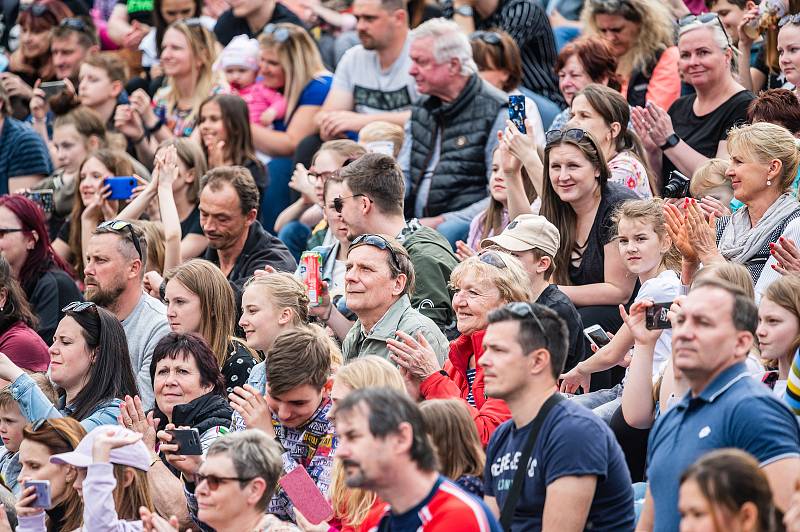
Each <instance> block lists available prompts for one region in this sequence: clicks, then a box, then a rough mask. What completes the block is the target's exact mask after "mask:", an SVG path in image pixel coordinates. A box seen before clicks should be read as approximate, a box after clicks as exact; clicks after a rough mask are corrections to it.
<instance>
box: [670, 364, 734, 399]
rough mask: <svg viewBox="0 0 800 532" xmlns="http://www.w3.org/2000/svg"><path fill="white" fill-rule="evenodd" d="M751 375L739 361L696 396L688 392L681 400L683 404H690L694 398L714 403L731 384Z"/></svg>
mask: <svg viewBox="0 0 800 532" xmlns="http://www.w3.org/2000/svg"><path fill="white" fill-rule="evenodd" d="M749 377H750V374H749V373H748V371H747V366H746V365H745V363H744V362H737V363H735V364H733V365H732V366H730V367H728V368H727V369H725V370H723V371H722V373H720V374H719V375H717V376H716V377H715V378H714V380H712V381H711V382H710V383H709V384H708V386H706V387H705V388H704V389H703V391H702V392H700V394H698V395H697V396H696V397H692V392H691V391H690V392H689V393H687V394H686V396H685V397H684V398H683V400H682V401H681V404H683V405H684V406H688V404H689V402H690V401H691V400H693V399H699V400H702V401H704V402H706V403H713V402H714V401H716V400H717V398H718V397H719V396H721V395H722V394H723V393H725V392H726V391H728V390H729V389H730V388H731V386H733V385H734V384H736V383H737V382H738V381H740V380H742V379H745V378H749Z"/></svg>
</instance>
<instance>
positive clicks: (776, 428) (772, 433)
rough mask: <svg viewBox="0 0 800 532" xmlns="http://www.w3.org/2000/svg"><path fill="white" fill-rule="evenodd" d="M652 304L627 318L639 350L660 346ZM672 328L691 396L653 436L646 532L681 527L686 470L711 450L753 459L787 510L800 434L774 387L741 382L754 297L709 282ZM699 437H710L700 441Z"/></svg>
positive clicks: (699, 286) (678, 365)
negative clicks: (647, 317) (651, 325)
mask: <svg viewBox="0 0 800 532" xmlns="http://www.w3.org/2000/svg"><path fill="white" fill-rule="evenodd" d="M646 306H647V305H646V304H645V302H641V303H638V304H636V305H634V306H633V307H632V308H631V316H630V318H628V319H626V322H627V323H628V327H630V328H631V332H632V333H633V336H634V338H635V347H634V350H636V349H637V347H638V346H642V345H651V344H652V341H653V336H654V334H653V333H654V332H655V331H648V330H647V329H646V328H645V327H644V323H643V322H644V313H645V308H646ZM634 320H635V322H636V323H634ZM672 324H673V332H672V338H673V361H674V365H675V369H676V370H678V371H680V372H681V373H682V375H683V378H684V379H686V381H687V383H688V385H689V393H687V394H686V396H685V397H684V398H683V399H681V401H680V402H679V403H678V404H677V405H675V406H674V407H673V408H671V409H669V410H667V411H666V412H665V413H664V414H663V415H662V416H661V417H659V418H658V419H657V420H656V423H655V425H654V426H653V429H652V430H651V432H650V440H649V445H648V450H647V463H648V467H647V476H648V479H649V486H648V490H647V495H646V498H645V502H644V508H643V510H642V515H641V518H640V521H639V525H638V526H639V528H643V529H645V530H650V529H655V530H666V529H674V528H676V527H677V526H678V524H679V522H680V515H679V513H678V504H677V503H678V497H677V494H678V488H679V486H680V477H681V472H682V471H683V470H685V468H687V467H688V466H689V465H690V464H692V463H693V462H694V461H695V460H697V458H699V457H700V456H702V455H703V454H705V453H707V452H709V451H710V450H713V449H720V448H725V447H732V448H737V449H741V450H744V451H747V452H750V453H752V454H753V456H754V457H755V458H756V460H757V461H758V462H759V464H760V465H761V468H762V469H763V472H764V474H765V475H766V477H767V479H768V480H769V483H770V485H771V486H775V487H776V489H775V490H773V500H774V502H775V506H776V507H777V508H778V509H781V510H785V509H787V508H788V505H789V500H790V498H791V495H792V490H791V486H792V484H793V483H795V481H796V480H797V478H798V475H800V447H799V446H798V441H800V429H799V428H798V425H797V421H796V419H795V417H794V416H793V415H792V413H791V412H790V411H789V409H788V408H787V407H786V405H785V404H783V403H781V402H780V401H779V400H778V399H777V398H776V397H775V396H774V395H773V394H772V392H771V391H770V390H769V389H768V388H766V387H765V386H764V385H763V384H761V383H760V382H756V381H755V380H754V379H749V378H742V376H746V375H747V368H746V366H745V365H744V363H743V362H742V361H743V360H744V359H745V358H746V357H747V353H748V351H749V350H750V348H751V347H752V345H753V341H754V338H755V331H756V327H757V309H756V306H755V304H754V303H753V301H752V299H750V298H748V297H746V296H745V295H744V293H743V292H741V291H739V289H738V288H735V287H734V286H733V285H731V284H728V283H725V282H720V281H715V280H708V279H707V280H703V281H700V282H698V283H695V286H694V287H693V289H692V291H691V292H689V295H688V296H686V298H685V299H684V300H683V301H681V303H680V306H679V308H678V309H677V312H675V316H674V317H673V318H672ZM635 358H636V355H634V359H635ZM710 398H713V401H711V400H710ZM690 403H691V408H690V407H689V405H690ZM706 427H708V428H706ZM712 427H713V428H712ZM764 427H769V430H764ZM700 433H702V434H704V435H705V436H709V435H711V437H710V438H709V437H703V438H698V436H697V435H698V434H700Z"/></svg>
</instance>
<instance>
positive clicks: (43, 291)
mask: <svg viewBox="0 0 800 532" xmlns="http://www.w3.org/2000/svg"><path fill="white" fill-rule="evenodd" d="M0 253H2V255H3V257H5V259H6V261H8V264H9V266H10V267H11V274H12V276H13V277H14V278H15V279H16V280H17V281H19V284H20V285H22V289H23V291H24V292H25V295H26V296H27V297H28V301H29V302H30V304H31V308H32V309H33V313H34V314H35V315H36V317H37V318H38V320H39V325H38V327H37V329H36V332H38V333H39V336H41V337H42V339H43V340H44V341H45V342H47V344H48V345H50V344H51V343H52V342H53V334H54V333H55V331H56V327H57V326H58V322H59V321H60V320H61V318H63V317H64V316H63V313H62V312H61V309H62V308H64V307H65V306H67V304H68V303H71V302H72V301H77V300H82V299H83V297H82V296H81V292H80V290H79V289H78V286H77V285H76V284H75V279H74V277H73V273H72V268H70V266H69V265H68V264H67V263H66V262H64V259H62V258H61V257H59V256H58V255H56V253H55V251H53V247H52V246H51V245H50V236H49V235H48V233H47V223H46V222H45V219H44V213H43V212H42V210H41V209H40V208H39V206H38V205H36V204H35V203H34V202H32V201H31V200H29V199H28V198H26V197H24V196H19V195H11V196H8V195H6V196H0Z"/></svg>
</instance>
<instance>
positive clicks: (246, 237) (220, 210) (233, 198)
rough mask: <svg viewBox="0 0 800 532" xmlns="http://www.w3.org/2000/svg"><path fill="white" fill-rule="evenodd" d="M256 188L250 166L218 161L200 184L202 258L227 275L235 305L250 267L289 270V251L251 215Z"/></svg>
mask: <svg viewBox="0 0 800 532" xmlns="http://www.w3.org/2000/svg"><path fill="white" fill-rule="evenodd" d="M258 200H259V197H258V187H257V186H256V183H255V181H254V180H253V176H252V175H251V174H250V171H249V170H247V169H246V168H243V167H241V166H222V167H218V168H214V169H213V170H211V171H209V172H208V173H207V174H206V175H205V176H204V177H203V181H202V183H201V189H200V225H201V226H202V227H203V233H204V234H205V235H206V238H208V249H207V250H206V253H205V255H204V258H205V259H206V260H208V261H211V262H213V263H214V264H216V265H217V266H219V268H220V269H221V270H222V272H223V273H224V274H225V275H227V276H228V281H230V283H231V287H233V290H234V292H235V293H236V303H237V308H239V307H240V306H241V300H242V287H243V285H244V283H245V282H246V281H247V279H249V278H250V276H252V275H253V272H254V271H256V270H263V269H264V266H267V265H269V266H272V267H273V268H275V269H276V270H279V271H287V272H294V270H295V268H297V263H296V262H295V260H294V258H293V257H292V254H291V253H290V252H289V250H288V249H287V248H286V246H284V245H283V242H281V241H280V240H278V239H277V238H275V237H274V236H272V235H270V234H269V233H267V232H266V231H265V230H264V228H263V227H262V226H261V223H259V222H258V221H257V220H256V216H257V213H258V205H259V203H258Z"/></svg>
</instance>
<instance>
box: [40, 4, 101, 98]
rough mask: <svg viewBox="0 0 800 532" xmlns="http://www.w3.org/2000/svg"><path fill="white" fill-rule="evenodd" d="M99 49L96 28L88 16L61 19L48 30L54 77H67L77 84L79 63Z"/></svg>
mask: <svg viewBox="0 0 800 532" xmlns="http://www.w3.org/2000/svg"><path fill="white" fill-rule="evenodd" d="M99 51H100V39H99V37H98V35H97V28H95V26H94V23H92V21H91V19H90V18H89V17H70V18H65V19H61V20H60V21H59V23H58V26H55V27H54V28H53V29H52V30H50V57H51V60H52V62H53V74H54V75H55V78H56V79H69V80H70V81H72V83H73V84H74V85H75V86H77V82H78V71H79V70H80V66H81V64H82V63H83V62H84V61H85V60H86V59H87V58H88V57H90V56H92V55H94V54H95V53H97V52H99Z"/></svg>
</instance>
